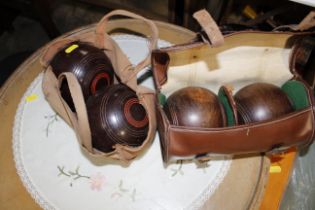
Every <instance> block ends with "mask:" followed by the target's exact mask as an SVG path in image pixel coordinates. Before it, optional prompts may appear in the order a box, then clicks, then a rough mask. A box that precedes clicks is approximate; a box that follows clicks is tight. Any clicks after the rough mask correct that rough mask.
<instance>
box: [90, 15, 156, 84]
mask: <svg viewBox="0 0 315 210" xmlns="http://www.w3.org/2000/svg"><path fill="white" fill-rule="evenodd" d="M117 15H119V16H125V17H129V18H133V19H138V20H141V21H143V22H144V23H145V24H146V25H148V27H149V29H150V32H151V34H150V35H148V36H147V37H148V40H149V54H148V55H147V57H146V58H144V59H143V60H142V61H141V62H140V63H138V64H137V65H136V66H135V67H134V69H133V72H132V73H131V74H129V75H128V78H127V79H125V80H126V81H128V80H129V79H130V78H133V77H135V76H136V75H137V73H138V72H139V71H140V70H141V69H143V68H144V67H146V66H148V65H149V64H150V63H151V51H152V50H153V49H155V48H156V46H157V41H158V29H157V27H156V25H155V24H154V22H153V21H151V20H149V19H146V18H144V17H142V16H140V15H137V14H134V13H132V12H128V11H125V10H114V11H112V12H110V13H108V14H107V15H105V16H104V17H103V18H102V19H101V21H100V22H99V23H98V24H97V26H96V29H95V36H96V37H95V38H96V40H95V43H96V44H97V46H98V47H100V48H104V49H107V47H106V44H107V43H106V42H105V37H106V39H107V38H109V35H108V34H107V33H106V30H105V29H106V26H107V23H108V21H109V19H110V18H111V17H113V16H117ZM128 70H130V69H124V70H123V71H128Z"/></svg>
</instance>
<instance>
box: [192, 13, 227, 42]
mask: <svg viewBox="0 0 315 210" xmlns="http://www.w3.org/2000/svg"><path fill="white" fill-rule="evenodd" d="M193 17H194V18H195V19H196V20H197V21H198V23H199V24H200V26H201V27H202V28H203V30H204V31H205V32H206V35H207V37H204V36H202V39H203V41H204V42H206V43H208V44H209V45H211V46H213V47H218V46H220V45H223V44H224V37H223V35H222V33H221V31H220V29H219V27H218V25H217V24H216V22H215V21H214V20H213V18H212V17H211V15H210V14H209V13H208V12H207V10H205V9H203V10H199V11H197V12H195V13H194V14H193Z"/></svg>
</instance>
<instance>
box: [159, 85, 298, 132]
mask: <svg viewBox="0 0 315 210" xmlns="http://www.w3.org/2000/svg"><path fill="white" fill-rule="evenodd" d="M232 101H233V103H234V105H235V109H236V112H237V116H236V121H237V122H236V124H238V125H241V124H248V123H254V122H262V121H266V120H271V119H275V118H278V117H280V116H283V115H285V114H287V113H290V112H293V111H294V109H293V105H292V102H291V100H290V98H289V97H288V96H287V94H286V93H285V92H284V91H283V90H282V89H281V88H279V87H277V86H275V85H273V84H269V83H254V84H251V85H248V86H246V87H243V88H242V89H240V90H239V91H238V92H237V93H236V94H235V95H234V96H233V99H232ZM224 107H225V106H223V102H222V100H221V98H220V97H218V96H217V95H215V94H214V93H213V92H212V91H210V90H208V89H205V88H201V87H186V88H183V89H180V90H178V91H176V92H174V93H173V94H172V95H170V96H169V97H168V99H167V100H166V103H165V104H164V107H163V109H164V111H165V114H166V116H167V117H168V119H169V121H170V123H171V124H173V125H178V126H187V127H201V128H202V127H203V128H217V127H226V126H227V124H228V117H229V116H228V114H227V112H226V110H225V108H224Z"/></svg>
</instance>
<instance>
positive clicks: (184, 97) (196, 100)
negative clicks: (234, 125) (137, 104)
mask: <svg viewBox="0 0 315 210" xmlns="http://www.w3.org/2000/svg"><path fill="white" fill-rule="evenodd" d="M163 109H164V111H165V114H166V116H167V117H168V119H169V121H170V123H171V124H173V125H180V126H189V127H204V128H216V127H223V126H225V125H226V117H225V112H224V110H223V106H222V105H221V103H220V101H219V99H218V97H217V96H216V95H215V94H214V93H213V92H211V91H210V90H207V89H205V88H201V87H186V88H183V89H180V90H178V91H176V92H174V93H173V94H172V95H171V96H170V97H169V98H168V99H167V100H166V104H165V105H164V107H163Z"/></svg>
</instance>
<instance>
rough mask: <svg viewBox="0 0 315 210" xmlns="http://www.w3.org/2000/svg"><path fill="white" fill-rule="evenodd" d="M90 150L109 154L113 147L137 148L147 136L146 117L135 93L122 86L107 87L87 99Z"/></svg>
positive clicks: (147, 124)
mask: <svg viewBox="0 0 315 210" xmlns="http://www.w3.org/2000/svg"><path fill="white" fill-rule="evenodd" d="M86 106H87V112H88V116H89V123H90V128H91V132H92V144H93V147H94V148H96V149H98V150H100V151H103V152H110V151H113V146H114V145H115V144H122V145H128V146H132V147H137V146H140V145H141V144H142V143H143V141H144V140H145V139H146V137H147V133H148V128H149V127H148V126H149V121H148V116H147V113H146V110H145V109H144V107H143V106H142V105H141V104H140V103H139V100H138V97H137V95H136V93H135V92H134V91H133V90H131V89H130V88H129V87H127V86H126V85H123V84H117V85H111V86H109V87H108V88H106V89H105V91H104V92H102V93H98V94H96V95H95V96H92V97H90V98H89V99H88V101H87V103H86Z"/></svg>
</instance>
